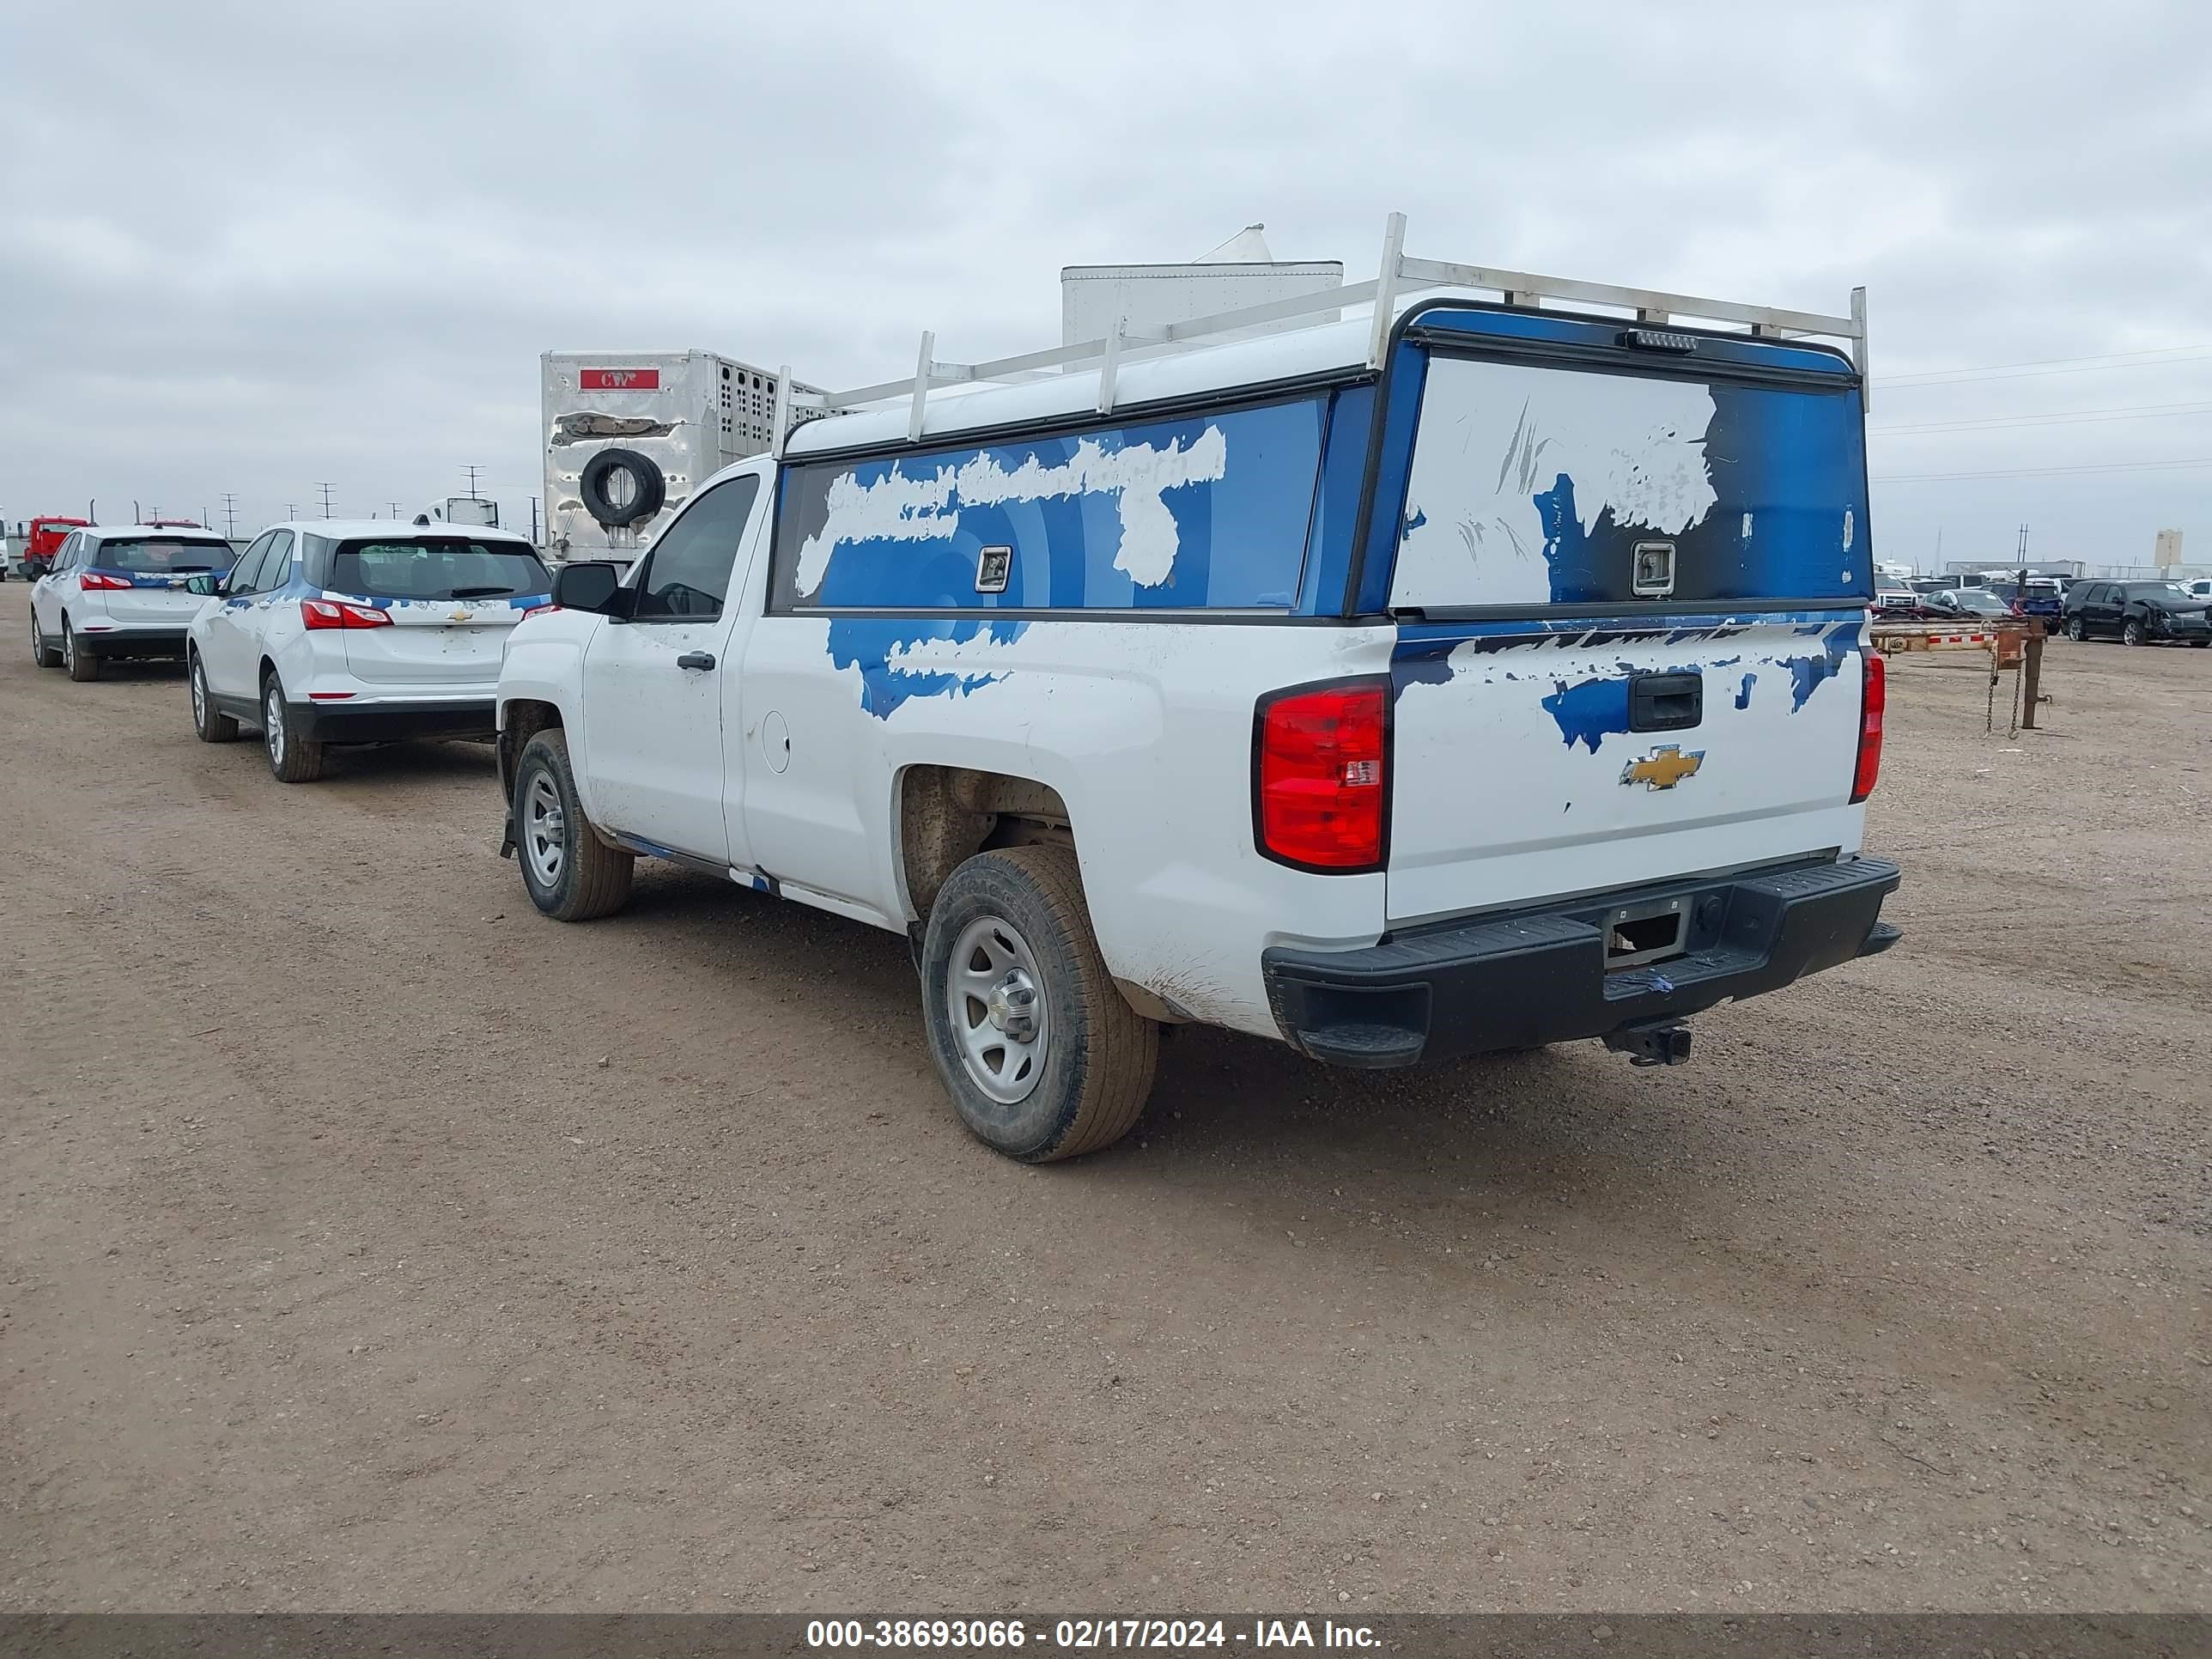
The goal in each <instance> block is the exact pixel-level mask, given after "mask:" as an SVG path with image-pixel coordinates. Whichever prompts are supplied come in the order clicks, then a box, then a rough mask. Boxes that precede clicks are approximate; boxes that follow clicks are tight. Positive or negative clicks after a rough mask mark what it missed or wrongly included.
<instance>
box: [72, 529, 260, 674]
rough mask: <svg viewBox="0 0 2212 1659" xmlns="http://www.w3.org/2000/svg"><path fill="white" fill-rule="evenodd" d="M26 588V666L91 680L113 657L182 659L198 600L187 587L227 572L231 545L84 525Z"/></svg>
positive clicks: (196, 535)
mask: <svg viewBox="0 0 2212 1659" xmlns="http://www.w3.org/2000/svg"><path fill="white" fill-rule="evenodd" d="M52 565H53V568H52V569H51V570H49V571H48V572H47V573H46V574H45V575H43V576H41V577H40V578H39V579H38V580H37V581H36V582H35V583H33V585H32V587H31V660H32V661H33V662H35V663H37V664H38V665H40V667H43V668H56V667H59V668H66V669H67V670H68V671H69V677H70V678H71V679H73V680H96V679H98V678H100V665H101V664H102V663H104V662H106V661H108V660H109V659H112V658H117V657H181V656H182V655H184V652H185V623H187V622H188V621H190V619H191V614H192V612H193V611H194V610H196V609H197V607H198V605H199V601H198V600H197V599H196V598H194V597H193V595H192V593H191V590H190V584H191V580H192V579H193V578H194V577H196V576H201V575H208V576H210V577H212V575H213V574H216V573H219V572H222V571H224V570H227V569H228V568H230V544H229V543H228V542H226V541H224V540H223V539H222V537H220V536H217V535H215V534H213V533H212V532H208V531H192V530H156V529H155V528H153V527H152V526H148V525H100V526H81V527H79V528H77V529H75V530H72V531H70V532H69V533H68V534H67V535H66V536H64V538H62V540H61V543H60V544H59V546H58V548H57V549H56V550H55V552H54V555H53V559H52Z"/></svg>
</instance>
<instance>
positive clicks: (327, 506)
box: [315, 483, 331, 519]
mask: <svg viewBox="0 0 2212 1659" xmlns="http://www.w3.org/2000/svg"><path fill="white" fill-rule="evenodd" d="M315 488H316V489H319V490H321V491H322V492H323V516H324V517H325V518H326V519H327V518H329V517H330V516H331V487H330V486H329V485H328V484H326V483H319V484H317V485H316V486H315Z"/></svg>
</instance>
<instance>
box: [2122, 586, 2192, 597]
mask: <svg viewBox="0 0 2212 1659" xmlns="http://www.w3.org/2000/svg"><path fill="white" fill-rule="evenodd" d="M2128 597H2129V598H2130V599H2194V598H2196V597H2197V596H2196V595H2195V594H2193V593H2191V592H2190V591H2189V590H2188V588H2186V587H2185V586H2183V585H2182V584H2181V583H2179V582H2130V583H2129V584H2128Z"/></svg>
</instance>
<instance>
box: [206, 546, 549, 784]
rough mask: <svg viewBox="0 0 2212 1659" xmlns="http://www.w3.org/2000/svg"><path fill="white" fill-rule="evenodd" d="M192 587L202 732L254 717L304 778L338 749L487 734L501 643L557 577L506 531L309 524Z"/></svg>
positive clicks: (273, 761) (234, 729) (278, 756)
mask: <svg viewBox="0 0 2212 1659" xmlns="http://www.w3.org/2000/svg"><path fill="white" fill-rule="evenodd" d="M196 586H197V589H198V591H199V592H201V593H202V594H203V595H204V597H203V598H202V599H200V600H199V601H198V602H197V612H196V614H195V615H194V616H193V617H192V619H191V629H190V639H189V642H188V649H187V661H186V668H187V678H188V679H189V680H190V683H191V703H192V726H193V729H194V730H195V731H196V732H198V734H199V737H200V738H201V740H202V741H203V742H205V743H228V742H229V741H230V740H231V739H232V738H235V737H237V736H238V732H239V726H240V724H241V723H243V724H245V725H248V726H257V727H258V728H259V730H260V732H261V735H262V741H263V744H264V747H265V748H266V749H267V750H268V754H269V768H270V771H272V772H274V773H275V774H276V776H277V777H278V778H280V779H281V780H283V781H284V782H286V783H304V782H307V781H309V780H311V779H313V778H317V777H319V776H320V775H322V770H323V765H324V761H325V751H326V750H328V749H329V748H331V747H332V746H334V745H342V744H364V743H389V742H392V741H394V740H396V739H398V738H483V739H489V738H491V737H492V736H493V735H494V734H495V730H496V726H497V721H496V720H495V715H494V711H493V702H492V698H493V691H494V688H495V685H496V684H497V682H498V679H499V662H500V653H501V650H502V648H503V647H505V645H506V643H507V634H508V632H509V630H511V629H513V626H514V624H515V623H517V622H518V621H520V619H521V617H522V616H523V614H524V613H525V612H526V611H528V610H530V609H531V608H532V606H534V605H544V604H546V603H547V602H548V600H549V598H550V588H551V587H552V577H551V576H550V574H548V572H547V571H546V568H545V567H544V565H543V564H541V563H539V562H538V555H537V553H536V552H535V551H533V550H532V548H531V545H530V543H529V540H528V538H526V537H522V536H518V535H516V534H515V533H514V532H512V531H506V530H494V529H489V528H477V527H471V528H470V529H468V530H465V531H462V530H459V529H458V528H456V527H454V526H447V525H433V526H427V527H426V526H413V525H403V524H399V523H398V522H396V521H394V520H390V519H372V520H361V521H359V522H351V521H346V520H329V519H314V520H305V521H301V522H295V523H291V524H281V525H276V526H271V527H270V528H269V529H267V530H264V532H262V533H261V534H260V535H259V536H258V538H255V540H254V541H253V542H252V544H249V545H248V546H247V548H246V552H245V553H244V555H243V556H240V559H239V562H238V568H237V569H236V570H234V572H232V573H231V574H230V576H229V578H228V580H215V579H213V578H207V579H204V580H202V581H200V582H199V583H197V584H196Z"/></svg>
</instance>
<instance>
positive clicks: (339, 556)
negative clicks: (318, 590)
mask: <svg viewBox="0 0 2212 1659" xmlns="http://www.w3.org/2000/svg"><path fill="white" fill-rule="evenodd" d="M329 585H330V586H331V589H332V590H333V591H334V592H340V593H358V594H361V595H362V597H364V598H366V599H431V600H440V599H514V598H517V597H519V596H520V595H523V594H534V593H544V592H547V591H548V590H550V588H551V587H552V586H553V578H552V577H551V576H550V575H549V574H546V570H545V567H544V565H542V564H540V563H539V562H538V556H537V555H536V554H534V553H532V551H531V550H529V549H528V548H526V547H518V546H516V545H514V544H513V543H510V542H482V541H463V540H460V539H459V538H455V539H453V540H450V541H447V540H439V541H412V540H410V541H394V542H377V541H356V542H341V543H339V544H338V550H337V553H336V554H335V555H333V556H332V557H331V579H330V584H329Z"/></svg>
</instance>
